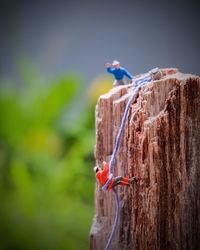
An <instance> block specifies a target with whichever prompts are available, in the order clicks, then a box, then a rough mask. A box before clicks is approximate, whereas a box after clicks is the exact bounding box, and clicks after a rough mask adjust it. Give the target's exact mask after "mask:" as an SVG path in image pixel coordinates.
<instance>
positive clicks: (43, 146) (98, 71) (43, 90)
mask: <svg viewBox="0 0 200 250" xmlns="http://www.w3.org/2000/svg"><path fill="white" fill-rule="evenodd" d="M199 11H200V4H199V1H178V0H176V1H154V0H152V1H139V0H132V1H131V0H124V1H118V0H115V1H114V0H107V1H106V0H101V1H95V0H93V1H92V0H84V1H76V0H75V1H67V0H65V1H64V0H63V1H60V0H58V1H50V0H49V1H27V0H18V1H14V0H13V1H9V0H7V1H6V0H5V1H1V2H0V51H1V54H0V112H1V116H0V249H20V250H24V249H38V250H40V249H45V250H46V249H56V250H57V249H58V250H62V249H69V250H73V249H74V250H78V249H82V250H84V249H88V248H89V240H88V235H89V230H90V226H91V223H92V217H93V213H94V199H93V194H94V187H95V178H94V174H93V171H92V170H93V166H94V164H95V159H94V156H93V148H94V144H95V114H94V111H95V104H96V101H97V99H98V96H99V95H100V94H102V93H105V92H107V91H108V90H109V89H110V88H111V87H112V81H113V78H112V77H111V76H109V75H107V74H105V69H104V63H106V62H111V61H112V60H113V59H116V60H119V61H120V62H121V64H122V66H124V67H126V68H127V69H128V70H129V71H130V72H131V73H132V74H133V75H134V74H138V73H141V72H146V71H147V70H150V69H151V68H154V67H156V66H158V67H177V68H179V69H180V70H181V71H183V72H186V73H193V74H197V75H199V74H200V68H199V54H200V53H199V44H200V37H199V34H200V26H199Z"/></svg>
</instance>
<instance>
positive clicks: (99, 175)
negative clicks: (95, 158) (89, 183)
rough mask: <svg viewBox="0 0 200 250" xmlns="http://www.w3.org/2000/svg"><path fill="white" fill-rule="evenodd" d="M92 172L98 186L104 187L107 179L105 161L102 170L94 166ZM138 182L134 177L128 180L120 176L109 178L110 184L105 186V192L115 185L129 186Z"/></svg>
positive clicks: (107, 170) (107, 172)
mask: <svg viewBox="0 0 200 250" xmlns="http://www.w3.org/2000/svg"><path fill="white" fill-rule="evenodd" d="M94 172H95V173H96V179H97V180H98V182H99V184H100V185H101V186H104V185H105V184H106V182H107V181H108V179H109V176H108V175H109V166H108V163H106V162H105V161H104V162H103V169H100V168H99V167H97V166H95V167H94ZM138 180H139V179H138V177H136V176H134V177H132V178H130V179H129V178H126V177H122V176H117V177H111V179H110V182H109V184H108V186H107V190H110V189H111V188H113V187H115V186H117V185H124V186H130V185H131V184H133V183H134V182H137V181H138Z"/></svg>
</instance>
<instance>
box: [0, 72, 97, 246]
mask: <svg viewBox="0 0 200 250" xmlns="http://www.w3.org/2000/svg"><path fill="white" fill-rule="evenodd" d="M22 79H23V80H21V81H20V83H15V84H12V83H9V82H5V81H4V82H3V81H2V82H1V87H0V113H1V114H0V119H1V121H0V249H3V250H4V249H14V250H15V249H19V250H27V249H28V250H29V249H37V250H40V249H42V250H46V249H55V250H57V249H58V250H62V249H65V250H66V249H67V250H73V249H74V250H78V249H82V250H84V249H88V248H89V245H88V244H89V243H88V242H89V240H88V238H89V237H88V236H89V229H90V226H91V223H92V216H93V192H94V184H95V179H94V175H93V171H92V167H93V165H94V159H93V147H94V138H95V133H94V103H92V102H91V103H89V102H86V101H85V104H84V105H82V104H81V105H80V100H79V99H80V96H81V95H80V92H81V91H83V87H81V82H80V80H79V78H78V77H76V76H74V75H73V76H72V75H65V76H62V77H58V78H57V79H56V80H55V79H54V80H52V81H49V82H45V81H42V80H40V79H39V78H38V77H37V74H34V73H33V72H29V71H28V70H25V71H24V75H23V78H22ZM78 103H79V106H77V107H78V108H77V107H76V105H78ZM74 107H76V108H74ZM80 107H81V109H82V110H81V111H80V112H77V111H76V109H77V110H79V109H80ZM75 112H77V115H75V116H74V117H73V115H74V113H75ZM70 117H71V118H70Z"/></svg>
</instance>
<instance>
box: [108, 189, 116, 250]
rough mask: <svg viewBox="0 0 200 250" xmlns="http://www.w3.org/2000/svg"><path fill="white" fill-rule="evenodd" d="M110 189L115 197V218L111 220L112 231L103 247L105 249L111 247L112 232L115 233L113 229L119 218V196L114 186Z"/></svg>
mask: <svg viewBox="0 0 200 250" xmlns="http://www.w3.org/2000/svg"><path fill="white" fill-rule="evenodd" d="M112 191H113V194H114V198H115V219H114V222H113V226H112V231H111V234H110V237H109V239H108V242H107V245H106V247H105V250H109V249H110V247H111V243H112V241H113V237H114V233H115V230H116V227H117V222H118V219H119V197H118V194H117V191H116V189H115V188H112Z"/></svg>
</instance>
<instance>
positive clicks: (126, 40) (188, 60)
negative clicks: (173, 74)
mask: <svg viewBox="0 0 200 250" xmlns="http://www.w3.org/2000/svg"><path fill="white" fill-rule="evenodd" d="M199 2H200V1H193V0H191V1H181V0H180V1H177V0H175V1H171V0H169V1H162V0H160V1H154V0H152V1H140V0H132V1H131V0H123V1H122V0H121V1H118V0H115V1H114V0H101V1H100V0H99V1H96V0H93V1H92V0H82V1H76V0H74V1H67V0H66V1H64V0H63V1H59V0H57V1H37V0H36V1H30V0H29V1H27V0H18V1H9V0H7V1H6V0H5V1H1V8H0V29H1V30H0V49H1V55H0V75H1V76H3V77H6V78H11V79H15V78H16V77H17V75H18V70H19V65H20V64H21V63H22V62H23V60H24V58H26V59H28V60H30V62H31V63H32V64H33V66H34V67H36V69H38V70H39V73H40V74H41V75H42V76H44V77H49V76H50V77H52V76H53V77H54V76H56V75H58V74H60V73H65V72H70V71H73V72H78V73H79V74H81V75H82V76H83V79H84V80H85V81H86V82H90V81H91V80H93V79H94V78H95V77H96V76H98V75H99V74H101V73H103V72H104V71H105V69H104V63H105V62H107V61H108V62H110V61H112V60H113V59H117V60H119V61H120V62H121V64H122V65H123V66H125V67H126V68H127V69H129V71H130V72H131V73H132V74H138V73H140V72H145V71H147V70H149V69H151V68H153V67H156V66H158V67H168V66H172V67H178V68H179V69H180V70H181V71H183V72H187V73H194V74H197V75H200V67H199V55H200V53H199V52H200V50H199V45H200V25H199V23H200V22H199V13H200V3H199Z"/></svg>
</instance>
